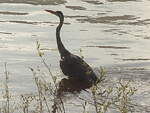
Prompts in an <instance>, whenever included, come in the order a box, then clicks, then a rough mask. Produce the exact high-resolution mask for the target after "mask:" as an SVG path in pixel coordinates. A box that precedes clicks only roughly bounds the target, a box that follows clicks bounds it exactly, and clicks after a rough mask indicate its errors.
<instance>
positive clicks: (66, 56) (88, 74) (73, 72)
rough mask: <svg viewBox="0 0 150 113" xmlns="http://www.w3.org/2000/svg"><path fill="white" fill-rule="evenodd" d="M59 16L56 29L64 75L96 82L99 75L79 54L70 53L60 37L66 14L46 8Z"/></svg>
mask: <svg viewBox="0 0 150 113" xmlns="http://www.w3.org/2000/svg"><path fill="white" fill-rule="evenodd" d="M46 11H47V12H50V13H52V14H55V15H56V16H58V17H59V19H60V23H59V25H58V26H57V29H56V39H57V46H58V50H59V53H60V56H61V60H60V68H61V70H62V72H63V73H64V75H66V76H68V77H72V78H78V79H80V80H88V81H90V82H96V81H97V76H96V74H95V73H94V71H93V70H92V68H91V67H90V66H89V65H88V64H87V63H86V62H85V61H84V60H83V59H82V58H80V57H79V56H77V55H73V54H72V53H70V52H69V51H68V50H67V49H66V48H65V47H64V45H63V43H62V41H61V38H60V30H61V27H62V25H63V21H64V16H63V13H62V12H61V11H56V12H55V11H51V10H46Z"/></svg>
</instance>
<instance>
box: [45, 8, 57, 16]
mask: <svg viewBox="0 0 150 113" xmlns="http://www.w3.org/2000/svg"><path fill="white" fill-rule="evenodd" d="M45 11H47V12H49V13H52V14H54V15H56V12H55V11H52V10H47V9H46V10H45Z"/></svg>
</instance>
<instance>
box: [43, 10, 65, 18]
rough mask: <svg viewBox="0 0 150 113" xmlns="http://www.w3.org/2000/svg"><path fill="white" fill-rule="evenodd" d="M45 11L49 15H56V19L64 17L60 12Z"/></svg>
mask: <svg viewBox="0 0 150 113" xmlns="http://www.w3.org/2000/svg"><path fill="white" fill-rule="evenodd" d="M45 11H47V12H49V13H52V14H54V15H56V16H58V17H60V18H61V17H64V15H63V13H62V12H61V11H52V10H45Z"/></svg>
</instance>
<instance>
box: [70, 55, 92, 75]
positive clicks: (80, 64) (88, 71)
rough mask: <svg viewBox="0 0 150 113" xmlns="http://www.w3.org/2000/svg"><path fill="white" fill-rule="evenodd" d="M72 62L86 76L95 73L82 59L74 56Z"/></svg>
mask: <svg viewBox="0 0 150 113" xmlns="http://www.w3.org/2000/svg"><path fill="white" fill-rule="evenodd" d="M71 60H72V63H73V64H74V67H75V68H76V69H78V70H80V72H82V73H85V74H86V75H88V74H91V73H93V70H92V68H91V67H90V66H89V65H88V64H87V63H86V62H85V61H84V60H83V59H82V58H80V57H78V56H76V55H72V56H71Z"/></svg>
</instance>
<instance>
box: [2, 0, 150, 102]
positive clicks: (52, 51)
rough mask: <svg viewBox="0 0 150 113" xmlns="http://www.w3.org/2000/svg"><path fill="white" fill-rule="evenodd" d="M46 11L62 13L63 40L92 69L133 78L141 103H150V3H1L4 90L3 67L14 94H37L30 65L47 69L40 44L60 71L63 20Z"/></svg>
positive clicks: (146, 0) (114, 0)
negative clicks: (58, 38) (39, 52)
mask: <svg viewBox="0 0 150 113" xmlns="http://www.w3.org/2000/svg"><path fill="white" fill-rule="evenodd" d="M45 9H51V10H61V11H62V12H63V13H64V15H65V24H64V26H63V28H62V31H61V37H62V40H63V43H64V45H65V46H66V48H67V49H68V50H69V51H71V52H72V53H74V54H77V55H80V52H79V51H80V49H82V55H83V56H84V59H85V60H86V61H87V62H88V63H89V64H90V65H91V66H92V67H99V66H103V67H105V68H106V69H107V71H108V75H109V76H111V77H112V79H116V78H124V79H127V80H130V79H131V80H134V83H133V84H134V86H135V87H137V88H138V93H137V100H138V102H139V103H140V104H142V105H150V104H149V103H150V13H149V11H150V1H149V0H102V1H100V0H94V1H93V0H43V1H41V0H1V1H0V79H1V82H0V86H1V84H3V79H4V63H5V62H7V68H8V70H9V72H10V75H9V76H10V78H9V79H10V81H9V86H10V91H11V92H12V93H13V94H22V93H29V92H34V91H35V90H36V88H35V84H34V81H33V76H32V72H31V71H30V69H29V67H33V68H36V67H37V66H41V68H42V67H43V65H42V63H41V59H40V58H39V57H38V55H37V50H36V41H39V42H40V44H41V48H44V49H45V50H44V53H45V55H44V57H45V58H46V62H47V63H48V64H51V70H52V72H53V73H54V74H55V73H57V72H60V69H59V59H60V58H59V54H58V51H57V45H56V39H55V29H56V26H57V25H58V21H59V20H58V18H57V17H56V16H54V15H51V14H49V13H47V12H45V11H44V10H45Z"/></svg>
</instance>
